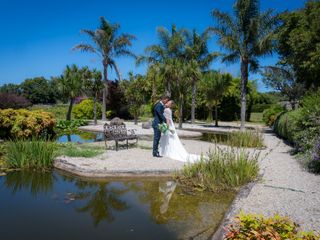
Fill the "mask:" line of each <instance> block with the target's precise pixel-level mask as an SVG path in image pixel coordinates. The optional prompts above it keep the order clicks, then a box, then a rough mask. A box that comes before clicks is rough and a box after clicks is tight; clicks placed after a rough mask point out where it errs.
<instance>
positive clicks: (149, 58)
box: [137, 25, 184, 95]
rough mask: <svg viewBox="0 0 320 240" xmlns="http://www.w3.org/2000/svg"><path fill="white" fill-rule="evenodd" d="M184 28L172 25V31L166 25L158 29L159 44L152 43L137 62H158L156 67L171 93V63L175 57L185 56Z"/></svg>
mask: <svg viewBox="0 0 320 240" xmlns="http://www.w3.org/2000/svg"><path fill="white" fill-rule="evenodd" d="M183 32H184V30H183V29H180V30H178V29H177V27H176V26H175V25H172V27H171V31H169V30H168V29H166V28H164V27H159V28H158V29H157V33H158V39H159V44H155V45H151V46H149V47H147V48H146V49H145V56H140V57H139V58H138V60H137V64H140V63H142V62H146V63H148V64H149V67H150V66H153V65H154V64H156V67H157V68H155V69H157V70H158V71H159V75H160V76H161V77H162V79H163V84H164V87H165V92H166V94H168V95H171V88H172V76H171V75H172V72H171V70H172V68H171V67H170V66H171V63H172V61H173V60H174V59H182V58H183V50H184V37H183Z"/></svg>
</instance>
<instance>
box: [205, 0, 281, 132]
mask: <svg viewBox="0 0 320 240" xmlns="http://www.w3.org/2000/svg"><path fill="white" fill-rule="evenodd" d="M212 16H213V18H214V19H215V20H216V26H214V27H211V30H212V31H213V32H214V33H216V34H217V36H218V37H219V40H218V43H219V44H220V46H222V47H223V48H224V49H226V51H227V53H226V54H225V55H224V56H223V61H225V62H231V63H234V62H237V61H238V60H239V59H240V65H241V67H240V69H241V129H242V130H243V129H244V128H245V117H246V93H247V83H248V75H249V70H251V71H256V70H257V69H258V66H259V62H258V58H259V57H262V56H265V55H268V54H272V51H273V48H274V40H275V37H274V33H275V29H276V25H277V22H278V17H277V16H274V15H273V11H272V10H268V11H266V12H263V13H260V9H259V0H236V2H235V5H234V17H233V16H230V15H229V14H227V13H222V12H220V11H219V10H213V11H212Z"/></svg>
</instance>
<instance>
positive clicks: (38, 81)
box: [20, 77, 56, 104]
mask: <svg viewBox="0 0 320 240" xmlns="http://www.w3.org/2000/svg"><path fill="white" fill-rule="evenodd" d="M20 88H21V90H22V94H23V95H24V96H25V97H26V98H27V99H28V100H29V101H30V102H32V103H33V104H39V103H41V104H52V103H55V102H56V99H55V92H54V89H53V88H52V86H51V85H50V82H49V81H48V80H47V79H45V78H44V77H35V78H29V79H26V80H24V81H23V82H22V83H21V85H20Z"/></svg>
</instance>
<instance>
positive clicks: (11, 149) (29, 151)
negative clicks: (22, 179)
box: [5, 138, 55, 169]
mask: <svg viewBox="0 0 320 240" xmlns="http://www.w3.org/2000/svg"><path fill="white" fill-rule="evenodd" d="M54 150H55V144H54V143H53V142H49V141H45V140H39V139H35V138H33V139H31V140H17V141H9V142H8V143H7V152H6V155H5V162H6V165H7V166H8V167H9V168H15V169H17V168H32V169H48V168H51V167H52V164H53V158H54Z"/></svg>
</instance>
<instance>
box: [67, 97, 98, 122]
mask: <svg viewBox="0 0 320 240" xmlns="http://www.w3.org/2000/svg"><path fill="white" fill-rule="evenodd" d="M96 106H97V118H99V117H101V104H99V103H97V104H96ZM72 114H73V117H74V118H76V119H93V117H94V116H93V100H91V99H85V100H83V101H81V102H80V103H79V104H76V105H75V106H74V108H73V110H72Z"/></svg>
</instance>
